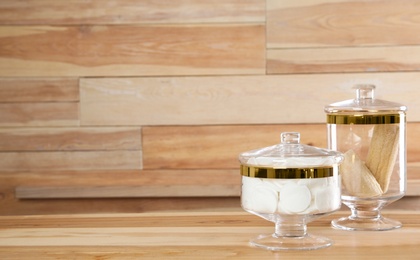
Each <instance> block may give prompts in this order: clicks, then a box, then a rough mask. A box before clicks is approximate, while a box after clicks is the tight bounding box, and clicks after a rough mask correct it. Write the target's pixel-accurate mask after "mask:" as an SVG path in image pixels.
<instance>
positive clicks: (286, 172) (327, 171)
mask: <svg viewBox="0 0 420 260" xmlns="http://www.w3.org/2000/svg"><path fill="white" fill-rule="evenodd" d="M241 175H242V176H247V177H252V178H265V179H311V178H325V177H331V176H333V175H334V167H332V166H331V167H322V168H286V169H274V168H264V167H254V166H246V165H241Z"/></svg>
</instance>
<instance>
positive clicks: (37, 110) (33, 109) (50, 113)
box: [0, 102, 79, 127]
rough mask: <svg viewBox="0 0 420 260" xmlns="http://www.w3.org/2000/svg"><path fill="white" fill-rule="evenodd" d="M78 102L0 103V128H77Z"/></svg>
mask: <svg viewBox="0 0 420 260" xmlns="http://www.w3.org/2000/svg"><path fill="white" fill-rule="evenodd" d="M77 125H79V103H78V102H45V103H0V126H7V127H12V126H13V127H27V126H77Z"/></svg>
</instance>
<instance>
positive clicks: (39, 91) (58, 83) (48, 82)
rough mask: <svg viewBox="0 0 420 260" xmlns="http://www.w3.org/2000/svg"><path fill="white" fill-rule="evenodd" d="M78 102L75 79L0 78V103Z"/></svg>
mask: <svg viewBox="0 0 420 260" xmlns="http://www.w3.org/2000/svg"><path fill="white" fill-rule="evenodd" d="M71 101H79V79H77V78H0V102H71Z"/></svg>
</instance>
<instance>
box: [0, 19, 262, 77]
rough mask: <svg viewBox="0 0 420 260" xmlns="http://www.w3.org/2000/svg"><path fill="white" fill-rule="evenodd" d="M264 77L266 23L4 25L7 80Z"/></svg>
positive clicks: (1, 51)
mask: <svg viewBox="0 0 420 260" xmlns="http://www.w3.org/2000/svg"><path fill="white" fill-rule="evenodd" d="M250 35H252V37H250ZM221 43H222V44H221ZM263 73H265V30H264V26H262V25H256V24H218V25H204V24H203V25H150V26H137V25H130V26H129V25H120V26H107V25H91V26H90V25H80V26H67V27H66V26H1V27H0V76H3V77H12V76H14V77H24V76H26V77H30V76H36V77H41V76H45V77H57V76H75V77H77V76H137V75H197V74H198V75H201V74H263Z"/></svg>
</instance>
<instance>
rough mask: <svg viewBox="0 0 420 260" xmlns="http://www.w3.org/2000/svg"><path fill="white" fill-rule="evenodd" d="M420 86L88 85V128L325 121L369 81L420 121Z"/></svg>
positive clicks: (408, 79)
mask: <svg viewBox="0 0 420 260" xmlns="http://www.w3.org/2000/svg"><path fill="white" fill-rule="evenodd" d="M419 81H420V73H417V72H412V73H411V72H410V73H392V74H390V73H374V74H372V73H358V74H318V75H317V74H309V75H276V76H274V75H273V76H246V77H243V76H242V77H241V76H219V77H148V78H95V79H81V124H82V125H86V126H89V125H215V124H279V123H282V124H290V123H325V113H324V111H323V110H324V107H325V105H327V104H331V103H333V102H337V101H342V100H347V99H354V98H355V97H356V94H355V92H354V90H353V89H352V87H353V86H354V85H355V84H361V83H363V84H366V83H367V84H375V85H376V86H377V90H376V97H377V98H378V99H385V100H390V101H394V102H401V103H404V104H405V105H407V106H408V107H409V112H408V120H409V121H420V105H419V103H418V100H417V94H416V93H417V92H418V82H419ZM132 111H136V112H135V113H133V112H132Z"/></svg>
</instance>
